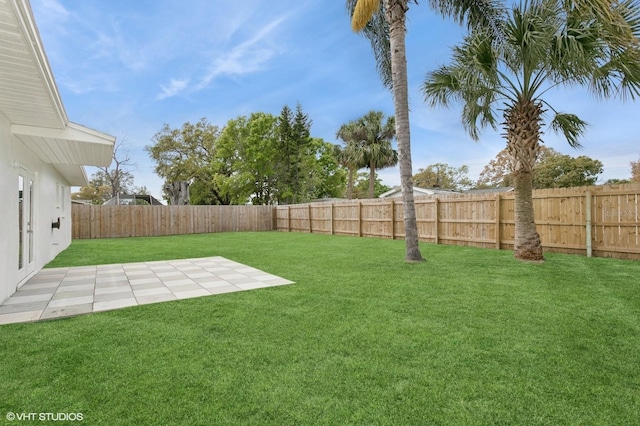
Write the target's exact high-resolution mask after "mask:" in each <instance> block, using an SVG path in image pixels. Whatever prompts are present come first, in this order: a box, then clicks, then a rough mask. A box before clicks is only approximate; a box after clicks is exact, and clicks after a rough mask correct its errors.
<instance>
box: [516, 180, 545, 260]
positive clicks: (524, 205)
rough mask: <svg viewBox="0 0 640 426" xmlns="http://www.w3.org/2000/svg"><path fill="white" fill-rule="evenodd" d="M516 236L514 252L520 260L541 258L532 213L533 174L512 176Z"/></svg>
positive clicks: (540, 245)
mask: <svg viewBox="0 0 640 426" xmlns="http://www.w3.org/2000/svg"><path fill="white" fill-rule="evenodd" d="M514 184H515V185H514V189H515V192H516V199H515V209H516V211H515V222H516V236H515V244H514V254H515V257H516V258H517V259H521V260H543V256H542V242H541V241H540V235H539V234H538V232H537V231H536V222H535V220H534V215H533V214H534V213H533V195H532V194H533V174H532V173H530V172H526V173H516V174H515V176H514Z"/></svg>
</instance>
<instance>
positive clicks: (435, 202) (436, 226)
mask: <svg viewBox="0 0 640 426" xmlns="http://www.w3.org/2000/svg"><path fill="white" fill-rule="evenodd" d="M439 201H440V200H439V199H438V197H435V199H434V201H433V215H434V224H433V226H434V227H435V234H436V235H435V243H436V244H438V234H439V231H438V228H440V226H439V224H438V210H439V208H438V202H439Z"/></svg>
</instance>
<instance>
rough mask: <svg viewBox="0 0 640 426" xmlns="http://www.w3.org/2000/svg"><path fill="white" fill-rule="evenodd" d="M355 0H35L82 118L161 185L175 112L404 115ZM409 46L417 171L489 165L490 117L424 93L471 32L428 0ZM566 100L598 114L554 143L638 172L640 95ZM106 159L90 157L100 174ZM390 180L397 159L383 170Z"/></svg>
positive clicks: (617, 173) (58, 74)
mask: <svg viewBox="0 0 640 426" xmlns="http://www.w3.org/2000/svg"><path fill="white" fill-rule="evenodd" d="M344 3H345V2H344V1H341V0H338V1H326V2H325V1H318V0H299V1H295V2H293V1H291V0H272V1H268V2H267V1H264V0H245V1H242V2H230V1H227V0H189V1H188V2H185V1H183V0H135V1H131V0H109V1H102V0H82V1H80V0H31V5H32V8H33V12H34V15H35V17H36V22H37V24H38V27H39V29H40V35H41V38H42V40H43V43H44V46H45V50H46V52H47V55H48V59H49V62H50V65H51V68H52V69H53V72H54V76H55V78H56V82H57V84H58V89H59V91H60V94H61V96H62V100H63V102H64V104H65V107H66V110H67V114H68V116H69V118H70V120H71V121H74V122H77V123H80V124H83V125H85V126H88V127H91V128H95V129H98V130H101V131H104V132H106V133H109V134H112V135H114V136H116V137H117V138H118V140H119V141H120V142H122V143H123V149H127V150H128V151H129V153H130V156H131V158H132V159H133V161H134V162H135V163H136V166H135V167H134V168H133V169H132V170H131V171H132V172H133V174H134V176H135V185H136V186H143V185H144V186H146V187H147V188H148V189H149V190H150V191H151V193H152V194H153V195H155V196H160V194H161V187H162V180H161V179H160V178H159V177H158V176H156V175H155V173H154V172H153V168H154V163H153V161H152V160H151V159H150V158H149V157H148V155H147V153H146V152H145V151H144V147H145V146H147V145H150V144H151V143H152V137H153V135H154V134H155V133H156V132H157V131H159V130H160V129H161V128H162V126H163V125H164V123H167V124H169V125H170V126H171V127H174V128H175V127H180V126H182V124H183V123H184V122H186V121H190V122H196V121H198V120H199V119H200V118H202V117H206V118H207V119H208V120H209V121H210V122H211V123H213V124H215V125H218V126H219V127H223V126H224V125H225V123H226V122H227V121H228V120H229V119H232V118H236V117H238V116H240V115H248V114H250V113H252V112H258V111H262V112H267V113H271V114H274V115H278V114H279V113H280V110H281V109H282V107H283V106H284V105H285V104H287V105H289V106H290V107H292V108H293V107H295V105H296V103H298V102H299V103H300V104H301V105H302V108H303V110H304V111H305V112H306V113H307V114H309V116H310V118H311V119H312V120H313V124H312V128H311V133H312V135H313V136H314V137H321V138H323V139H325V140H326V141H329V142H332V143H338V140H337V139H336V138H335V133H336V130H337V129H338V128H339V127H340V125H341V124H343V123H345V122H347V121H350V120H353V119H355V118H358V117H360V116H362V115H364V114H365V113H366V112H368V111H369V110H372V109H375V110H381V111H383V112H384V113H385V114H387V115H392V114H393V103H392V99H391V94H390V92H389V91H387V90H386V89H384V88H383V87H382V84H381V83H380V79H379V77H378V75H377V72H376V68H375V62H374V59H373V55H372V53H371V49H370V45H369V43H368V41H367V40H366V39H364V38H363V37H362V36H360V35H357V34H354V33H353V32H352V31H351V29H350V26H349V19H348V17H347V15H346V12H345V9H344ZM408 18H409V22H408V33H407V58H408V73H409V98H410V108H411V116H410V120H411V141H412V158H413V167H414V172H417V171H418V169H419V168H424V167H427V166H428V165H430V164H435V163H448V164H449V165H451V166H455V167H459V166H462V165H467V166H469V169H470V173H469V177H470V178H471V179H473V180H475V179H477V177H478V175H479V173H480V172H481V171H482V168H483V167H484V165H486V164H487V163H488V162H489V161H490V160H491V159H492V158H493V157H495V155H496V154H497V153H498V152H499V151H500V150H501V149H502V148H503V147H504V146H505V141H504V140H503V139H502V138H501V137H500V131H493V130H492V129H490V128H489V129H486V130H484V131H483V132H482V135H481V140H480V142H473V141H472V140H471V139H470V138H469V136H468V135H467V134H466V133H465V131H464V130H463V128H462V126H461V125H460V120H459V114H460V109H459V108H457V107H454V108H451V109H444V108H437V109H432V108H430V107H429V106H427V105H426V104H425V103H424V102H423V96H422V94H421V91H420V86H421V84H422V82H423V80H424V77H425V74H426V73H427V72H428V71H431V70H433V69H435V68H436V67H438V66H439V65H442V64H445V63H447V62H448V60H449V58H450V48H451V46H453V45H454V44H455V43H457V42H458V41H459V40H460V38H461V36H462V34H463V31H462V29H460V28H459V27H457V26H456V25H454V24H453V23H451V22H449V21H446V20H444V19H443V18H441V17H440V16H436V15H435V14H434V13H433V12H431V10H430V9H429V8H428V7H427V5H426V4H421V5H420V6H413V7H412V9H410V11H409V14H408ZM547 99H548V100H550V101H551V103H552V104H553V105H554V107H555V108H556V109H558V110H561V111H565V112H572V113H575V114H578V115H579V116H580V117H581V118H582V119H583V120H585V121H587V122H588V123H589V124H590V125H591V127H590V128H589V130H588V132H587V134H586V136H585V137H584V138H583V139H582V145H583V148H582V149H579V150H574V149H572V148H570V147H569V146H568V144H567V143H566V142H565V141H563V140H562V139H561V138H560V137H558V136H555V135H554V134H553V133H552V132H551V131H550V129H546V130H549V131H548V132H546V134H545V138H544V140H545V143H546V145H547V146H550V147H552V148H554V149H557V150H558V151H560V152H562V153H565V154H570V155H572V156H577V155H587V156H590V157H592V158H594V159H599V160H600V161H602V162H603V163H604V173H603V174H602V175H601V179H600V180H601V181H602V182H604V181H605V180H607V179H609V178H621V179H622V178H628V177H630V174H631V172H630V166H629V162H630V161H634V160H637V159H638V158H639V156H640V147H639V146H638V141H640V136H639V135H638V133H640V125H639V124H638V120H639V119H640V114H639V112H640V104H638V103H637V102H636V103H631V102H627V103H623V102H622V101H619V100H609V101H604V102H603V101H598V100H596V99H595V98H593V96H591V95H590V94H588V93H586V92H585V91H583V90H579V89H566V90H562V91H560V92H557V93H552V94H551V95H550V97H549V98H547ZM94 171H95V170H94V169H91V168H88V173H89V174H91V173H93V172H94ZM379 176H380V177H381V178H382V180H383V183H385V184H387V185H390V186H391V185H397V184H399V182H400V177H399V172H398V169H397V168H391V169H385V170H381V171H380V173H379Z"/></svg>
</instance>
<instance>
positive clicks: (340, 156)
mask: <svg viewBox="0 0 640 426" xmlns="http://www.w3.org/2000/svg"><path fill="white" fill-rule="evenodd" d="M338 137H339V138H342V137H341V136H340V134H338ZM344 142H345V146H344V148H343V147H341V146H340V145H334V146H333V156H334V157H335V159H336V161H337V162H338V164H340V165H341V166H342V167H345V168H346V169H347V171H348V173H349V174H348V180H347V198H348V199H349V200H350V199H352V198H353V178H354V175H355V173H356V172H357V171H358V169H361V168H362V167H366V164H364V163H363V159H362V156H361V155H359V153H358V152H357V146H356V144H355V143H352V142H350V141H348V140H345V141H344Z"/></svg>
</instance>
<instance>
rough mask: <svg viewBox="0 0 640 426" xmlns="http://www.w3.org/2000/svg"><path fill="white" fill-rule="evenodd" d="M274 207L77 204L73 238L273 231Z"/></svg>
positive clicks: (72, 212)
mask: <svg viewBox="0 0 640 426" xmlns="http://www.w3.org/2000/svg"><path fill="white" fill-rule="evenodd" d="M273 213H274V210H273V206H94V205H79V204H74V205H73V207H72V209H71V214H72V226H73V230H72V238H74V239H75V238H118V237H155V236H162V235H178V234H203V233H212V232H235V231H271V230H273V229H274V226H273Z"/></svg>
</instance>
